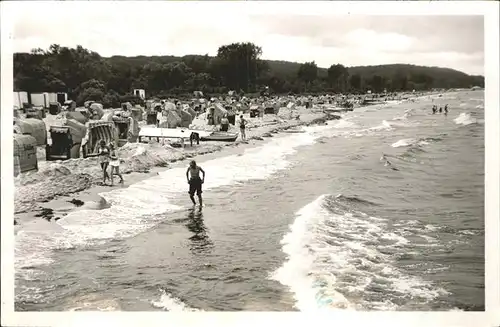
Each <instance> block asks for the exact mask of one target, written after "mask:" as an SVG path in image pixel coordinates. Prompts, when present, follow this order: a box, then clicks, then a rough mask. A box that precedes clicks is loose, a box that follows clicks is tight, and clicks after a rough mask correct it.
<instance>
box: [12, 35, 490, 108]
mask: <svg viewBox="0 0 500 327" xmlns="http://www.w3.org/2000/svg"><path fill="white" fill-rule="evenodd" d="M261 55H262V49H261V48H260V47H259V46H257V45H255V44H253V43H233V44H228V45H223V46H221V47H219V49H218V52H217V55H216V56H215V57H211V56H208V55H186V56H183V57H175V56H136V57H125V56H113V57H110V58H105V57H102V56H100V55H99V54H98V53H97V52H94V51H91V50H88V49H85V48H83V47H82V46H77V47H76V48H68V47H62V46H60V45H57V44H53V45H51V46H50V47H49V49H47V50H43V49H39V48H38V49H33V50H32V51H31V52H30V53H15V54H14V90H15V91H27V92H30V93H36V92H67V93H68V94H69V96H70V98H72V99H74V100H76V101H77V103H78V104H82V103H83V102H84V101H87V100H94V101H99V102H101V103H103V104H104V105H105V106H113V107H115V106H117V105H118V106H119V103H120V102H124V101H133V102H140V100H139V99H137V98H135V97H134V96H133V95H132V90H133V89H145V90H146V94H147V97H148V98H150V97H158V98H167V97H186V96H190V95H191V94H192V92H193V91H195V90H199V91H202V92H203V93H204V94H205V95H206V96H215V95H220V94H227V92H228V91H229V90H235V91H236V92H238V93H239V94H246V95H253V94H259V93H262V92H264V90H266V92H269V93H270V94H325V93H329V94H331V93H343V94H345V93H365V92H366V91H367V90H371V91H373V92H377V93H380V92H384V90H386V91H387V92H397V91H411V90H429V89H435V88H438V89H449V88H470V87H472V86H481V87H484V77H483V76H472V75H467V74H465V73H463V72H459V71H456V70H453V69H448V68H439V67H423V66H415V65H407V64H395V65H380V66H362V67H361V66H360V67H345V66H344V65H342V64H340V63H334V64H332V65H331V66H330V67H329V68H320V67H318V66H317V64H316V63H315V62H314V61H312V62H306V63H293V62H287V61H276V60H262V59H261ZM266 87H268V88H266Z"/></svg>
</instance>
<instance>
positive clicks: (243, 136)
mask: <svg viewBox="0 0 500 327" xmlns="http://www.w3.org/2000/svg"><path fill="white" fill-rule="evenodd" d="M245 129H246V120H245V119H244V118H243V115H241V116H240V133H241V139H242V140H243V141H246V139H247V135H246V132H245Z"/></svg>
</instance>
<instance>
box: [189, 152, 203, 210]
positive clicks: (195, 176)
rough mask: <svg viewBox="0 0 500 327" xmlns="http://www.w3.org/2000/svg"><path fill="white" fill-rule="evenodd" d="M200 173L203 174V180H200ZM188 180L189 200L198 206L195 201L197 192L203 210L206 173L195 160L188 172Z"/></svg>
mask: <svg viewBox="0 0 500 327" xmlns="http://www.w3.org/2000/svg"><path fill="white" fill-rule="evenodd" d="M200 172H202V173H203V178H200ZM190 175H191V176H190ZM186 178H187V182H188V184H189V198H190V199H191V201H193V204H194V205H196V201H195V200H194V193H195V192H196V195H198V200H199V201H200V208H201V207H202V206H203V199H202V197H201V193H202V190H201V185H202V184H203V183H204V182H205V171H204V170H203V169H202V168H201V167H200V166H197V165H196V161H194V160H193V161H191V163H190V164H189V167H188V169H187V170H186Z"/></svg>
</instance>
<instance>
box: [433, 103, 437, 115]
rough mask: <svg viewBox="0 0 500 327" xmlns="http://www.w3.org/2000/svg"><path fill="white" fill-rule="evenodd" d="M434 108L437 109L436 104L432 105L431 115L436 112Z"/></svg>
mask: <svg viewBox="0 0 500 327" xmlns="http://www.w3.org/2000/svg"><path fill="white" fill-rule="evenodd" d="M436 110H437V107H436V105H433V106H432V114H433V115H434V114H435V113H436Z"/></svg>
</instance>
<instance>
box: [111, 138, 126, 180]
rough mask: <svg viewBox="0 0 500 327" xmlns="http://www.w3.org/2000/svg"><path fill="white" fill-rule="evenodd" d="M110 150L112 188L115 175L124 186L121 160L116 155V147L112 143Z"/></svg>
mask: <svg viewBox="0 0 500 327" xmlns="http://www.w3.org/2000/svg"><path fill="white" fill-rule="evenodd" d="M109 148H110V158H111V161H110V162H109V166H110V167H111V172H110V174H111V186H113V175H117V176H118V177H120V183H121V184H123V177H122V175H121V174H120V158H118V156H117V155H116V150H115V145H114V144H113V143H111V144H110V145H109Z"/></svg>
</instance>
